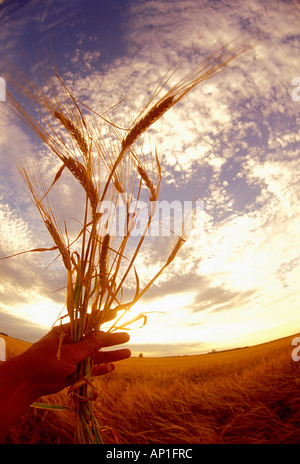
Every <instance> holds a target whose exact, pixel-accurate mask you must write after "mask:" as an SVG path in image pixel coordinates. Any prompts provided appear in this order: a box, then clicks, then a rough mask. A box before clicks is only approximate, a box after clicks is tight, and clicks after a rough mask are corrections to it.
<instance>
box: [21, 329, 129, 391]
mask: <svg viewBox="0 0 300 464" xmlns="http://www.w3.org/2000/svg"><path fill="white" fill-rule="evenodd" d="M128 340H129V335H128V334H127V333H124V332H123V333H105V332H101V331H95V332H92V333H91V334H89V335H87V336H86V337H84V339H83V340H82V341H80V342H78V343H73V342H72V340H71V337H70V325H69V324H64V325H61V326H57V327H54V328H53V329H52V330H51V332H49V333H48V334H47V335H45V337H43V338H41V339H40V340H39V341H38V342H36V343H34V344H33V345H32V346H31V347H30V348H29V349H28V350H27V351H25V352H24V353H23V354H22V355H20V356H21V357H22V365H23V366H24V368H25V369H26V373H25V372H24V375H26V377H27V378H30V381H31V382H32V384H33V385H35V390H36V395H37V397H38V396H44V395H47V394H50V393H56V392H58V391H60V390H62V389H63V388H64V387H66V386H68V385H70V384H71V383H72V382H73V381H74V380H75V377H76V368H77V364H78V363H79V362H80V361H82V360H83V359H84V358H86V357H88V356H91V355H94V369H93V375H94V376H98V375H103V374H107V373H108V372H111V371H112V370H113V369H114V365H113V364H111V363H112V362H115V361H120V360H122V359H126V358H128V357H130V355H131V352H130V350H129V349H119V350H112V351H105V352H101V351H99V349H101V348H103V347H109V346H112V345H119V344H123V343H125V342H127V341H128ZM60 343H61V345H60Z"/></svg>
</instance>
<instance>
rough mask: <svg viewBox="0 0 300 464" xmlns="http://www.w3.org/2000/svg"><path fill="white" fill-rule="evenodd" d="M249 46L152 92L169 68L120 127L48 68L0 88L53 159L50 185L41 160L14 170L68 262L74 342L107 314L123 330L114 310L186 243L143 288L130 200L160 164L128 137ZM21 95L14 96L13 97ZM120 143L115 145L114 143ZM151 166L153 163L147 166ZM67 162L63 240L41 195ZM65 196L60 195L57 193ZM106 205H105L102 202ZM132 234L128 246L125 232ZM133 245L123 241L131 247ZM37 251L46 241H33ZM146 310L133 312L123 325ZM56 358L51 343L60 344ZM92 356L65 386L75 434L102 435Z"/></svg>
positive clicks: (153, 183)
mask: <svg viewBox="0 0 300 464" xmlns="http://www.w3.org/2000/svg"><path fill="white" fill-rule="evenodd" d="M247 48H248V45H245V43H240V44H235V43H234V44H231V45H228V46H226V47H223V48H221V49H219V50H218V51H217V52H216V53H214V54H212V55H211V56H210V57H209V58H207V59H205V60H204V61H203V62H202V63H200V65H199V66H198V67H197V68H196V69H195V70H194V71H193V72H192V73H191V74H189V75H188V76H186V77H185V78H184V79H182V80H181V81H180V82H178V83H177V84H176V85H175V86H173V87H172V88H171V89H170V90H169V91H168V92H166V93H165V94H164V95H163V96H161V97H160V95H161V92H162V91H163V89H165V85H166V83H167V82H168V80H169V78H170V77H171V75H172V74H173V73H174V70H173V71H172V70H171V71H170V72H169V73H168V74H167V75H166V76H165V78H164V80H162V81H161V83H160V85H159V86H158V87H157V89H156V90H155V92H154V94H153V95H152V97H151V99H150V101H149V102H148V104H147V105H146V106H145V107H144V108H143V109H142V111H141V112H140V114H139V115H138V116H137V118H136V119H135V120H134V121H133V123H132V125H131V126H130V128H129V129H127V130H125V131H124V130H122V129H121V128H119V127H118V126H117V125H116V124H114V123H112V122H111V121H110V119H109V117H108V114H109V113H108V112H105V117H104V115H103V113H102V114H98V113H96V112H95V111H93V110H91V109H90V108H88V107H87V106H86V105H83V104H80V103H79V102H78V100H76V98H75V97H74V95H73V94H72V93H71V91H70V90H69V88H68V87H67V86H66V85H65V83H64V82H63V80H62V79H61V78H60V76H59V75H58V74H57V73H56V76H55V78H54V79H53V80H52V81H51V83H50V84H51V85H50V86H49V87H48V89H47V90H45V87H44V86H43V87H40V88H37V86H33V85H32V84H31V83H30V82H29V83H28V85H26V86H25V85H24V81H23V87H19V88H16V87H15V88H14V95H13V94H12V93H10V92H9V91H8V92H7V94H8V100H9V101H10V103H11V104H12V108H13V110H14V111H15V112H16V113H17V114H18V116H19V117H20V118H21V120H23V121H24V122H25V123H26V124H27V125H28V126H29V127H30V128H31V129H32V130H33V131H34V132H35V133H36V134H38V136H39V137H40V138H41V139H42V140H43V141H44V142H45V143H46V145H47V146H48V147H49V148H50V149H51V152H52V153H53V154H54V155H55V157H56V158H57V159H58V160H60V162H61V165H60V167H59V169H58V170H57V172H56V175H55V176H54V178H53V180H52V182H51V183H50V185H49V186H46V185H45V178H44V175H43V170H42V168H41V166H39V164H37V163H35V164H34V167H32V166H30V164H29V163H26V164H24V165H23V166H21V167H20V172H21V174H22V176H23V178H24V180H25V182H26V184H27V186H28V188H29V191H30V194H31V197H32V200H33V202H34V204H35V205H36V207H37V208H38V211H39V213H40V214H41V217H42V219H43V221H44V224H45V226H46V228H47V230H48V232H49V233H50V236H51V237H52V240H53V242H54V246H52V247H51V250H57V251H58V252H59V255H60V256H61V258H62V262H63V264H64V267H65V269H66V276H67V277H66V287H65V288H66V309H67V315H68V317H69V320H70V325H71V336H72V340H73V341H74V342H77V341H79V340H81V339H82V338H83V337H85V336H86V334H88V333H90V332H91V331H93V330H98V329H99V328H100V327H101V328H102V327H103V324H106V323H108V322H109V321H113V322H110V324H111V325H110V326H109V327H108V329H107V330H109V331H114V330H116V329H119V328H124V326H125V323H124V322H122V321H121V318H122V317H124V315H125V314H128V311H130V309H131V308H132V306H133V305H134V304H135V303H136V302H137V301H138V300H139V299H140V298H141V296H142V295H143V294H144V293H145V291H146V290H147V289H149V287H150V286H151V285H152V284H153V282H154V281H155V280H156V279H157V278H158V277H159V276H160V275H161V273H162V272H163V271H164V270H165V269H166V267H167V266H169V265H170V264H171V262H172V261H173V259H174V258H175V256H176V254H177V252H178V250H179V249H180V247H181V246H182V244H183V243H184V237H183V235H181V236H178V237H176V240H175V244H174V247H173V249H172V251H171V253H169V255H168V256H166V260H165V264H164V265H163V266H162V267H161V269H160V270H159V271H158V272H156V274H155V275H154V276H153V277H152V278H151V279H150V280H149V281H148V282H147V283H146V284H145V285H143V286H142V287H141V286H140V279H139V277H138V273H137V270H136V268H135V261H136V258H137V256H138V254H139V253H140V251H141V249H142V247H143V246H144V245H145V237H146V235H147V231H148V230H149V227H150V226H151V222H152V220H153V215H154V208H150V209H149V211H148V217H147V220H146V221H145V223H144V226H143V227H144V229H143V232H142V233H141V234H140V236H139V237H138V238H137V237H136V234H133V231H134V227H135V224H136V221H137V219H138V210H137V206H136V205H137V202H138V199H139V198H140V195H141V192H142V191H144V190H143V189H146V190H148V192H149V200H150V202H151V203H152V204H155V203H156V200H157V199H158V194H159V188H160V181H161V169H160V162H159V158H158V156H157V153H156V152H155V153H154V155H153V157H152V159H151V160H149V159H148V160H146V157H145V156H144V155H143V153H142V152H141V151H140V150H139V153H138V151H137V150H136V148H135V147H136V146H137V145H136V144H137V143H138V141H139V139H140V138H141V136H142V134H144V133H145V131H146V130H147V129H148V128H150V127H151V126H152V124H153V123H154V122H155V121H157V120H158V119H159V118H161V117H162V116H163V114H164V113H165V112H166V111H167V110H169V109H170V108H171V107H172V106H173V105H175V104H176V103H177V102H178V101H179V100H180V99H181V98H182V97H183V96H184V95H185V94H186V93H187V92H189V91H190V90H191V89H193V88H194V87H195V86H196V85H198V84H200V83H202V82H204V81H205V80H207V79H209V78H210V77H212V76H214V75H215V74H216V73H217V72H219V71H220V69H221V68H222V67H223V66H224V65H225V64H227V63H228V62H229V61H231V60H232V59H234V58H235V57H236V56H238V55H240V54H241V53H243V52H244V51H245V50H246V49H247ZM19 97H20V98H19ZM21 97H22V98H24V97H25V98H29V99H30V104H31V105H32V104H33V103H34V104H35V105H36V110H37V113H36V114H35V116H32V114H30V112H29V111H28V110H27V109H26V103H25V104H24V103H20V101H21ZM103 126H105V127H106V129H107V131H109V133H110V137H112V136H113V137H114V138H115V142H116V143H115V144H114V145H113V144H109V145H108V146H106V145H105V143H104V140H105V138H102V136H101V134H102V133H103ZM118 145H119V149H118V148H117V146H118ZM148 166H151V169H149V168H148ZM66 170H68V171H69V173H71V175H72V176H73V178H74V180H75V181H76V182H78V184H79V186H80V188H81V189H82V191H83V193H84V196H85V206H84V214H83V218H78V223H79V224H80V230H79V232H78V234H77V236H76V237H75V239H73V240H71V241H70V237H69V235H68V228H67V225H66V222H65V221H64V222H65V225H64V227H62V226H61V225H60V224H59V221H58V219H57V217H56V214H55V210H54V208H53V207H52V206H51V203H50V200H49V194H50V192H51V191H52V190H53V189H55V187H56V186H57V183H59V182H61V181H60V178H61V176H62V175H63V172H64V171H66ZM120 198H121V201H122V206H123V211H124V212H125V219H126V220H125V221H124V227H123V230H122V233H121V234H118V233H116V231H115V230H112V229H113V228H114V227H115V224H114V219H115V217H116V210H117V203H118V201H120ZM61 201H62V202H63V199H62V200H61ZM103 204H105V206H106V207H107V206H108V211H107V212H106V213H105V211H104V210H103V209H102V205H103ZM132 238H134V241H133V245H132V243H131V242H130V240H131V239H132ZM130 243H131V245H130ZM36 250H39V251H43V250H44V249H40V248H39V249H36ZM129 278H131V282H132V281H134V283H135V288H134V291H133V294H132V296H131V298H129V300H128V301H124V288H125V284H126V282H127V280H128V279H129ZM137 318H141V320H142V321H143V323H145V321H146V316H145V315H139V316H135V317H133V318H132V317H131V319H129V321H127V322H126V324H129V323H131V322H132V321H133V320H137ZM58 356H59V350H58ZM92 368H93V359H92V358H88V359H85V360H84V361H83V362H82V363H80V365H78V369H77V374H78V375H77V379H76V382H75V384H74V385H73V386H72V396H73V400H74V409H75V411H76V418H77V422H76V427H75V442H77V443H101V442H102V439H101V433H100V428H101V427H100V425H99V424H98V422H97V420H96V417H95V415H94V414H93V399H94V398H95V391H94V387H93V383H92Z"/></svg>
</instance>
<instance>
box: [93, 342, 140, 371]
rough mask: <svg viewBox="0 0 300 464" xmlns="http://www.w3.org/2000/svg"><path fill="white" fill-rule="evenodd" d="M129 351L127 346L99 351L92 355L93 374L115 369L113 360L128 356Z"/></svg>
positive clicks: (120, 359)
mask: <svg viewBox="0 0 300 464" xmlns="http://www.w3.org/2000/svg"><path fill="white" fill-rule="evenodd" d="M130 356H131V351H130V350H128V349H127V348H123V349H121V350H112V351H104V352H103V351H101V352H99V353H97V354H96V355H95V356H94V363H95V364H94V366H93V375H94V376H98V375H104V374H108V373H109V372H112V371H113V370H114V369H115V366H114V364H112V363H113V362H116V361H122V360H123V359H127V358H130Z"/></svg>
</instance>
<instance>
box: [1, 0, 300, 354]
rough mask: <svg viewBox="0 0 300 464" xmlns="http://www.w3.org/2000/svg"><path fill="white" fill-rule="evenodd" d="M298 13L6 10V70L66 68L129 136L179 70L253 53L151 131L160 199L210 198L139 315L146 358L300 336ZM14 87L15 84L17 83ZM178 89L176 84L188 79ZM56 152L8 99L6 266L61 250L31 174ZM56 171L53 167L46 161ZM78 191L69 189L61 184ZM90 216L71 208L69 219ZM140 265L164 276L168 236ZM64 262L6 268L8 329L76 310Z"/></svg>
mask: <svg viewBox="0 0 300 464" xmlns="http://www.w3.org/2000/svg"><path fill="white" fill-rule="evenodd" d="M299 16H300V3H299V1H296V0H295V1H294V0H290V1H288V0H286V1H278V0H265V1H264V2H261V1H259V0H250V1H247V2H244V1H238V0H226V1H225V0H224V1H222V0H220V1H204V0H149V1H148V0H147V1H144V0H110V1H104V0H88V1H83V0H72V2H71V0H63V1H62V0H42V1H41V0H2V1H0V24H1V26H0V77H1V69H3V72H4V71H6V72H9V71H10V70H11V69H20V70H21V71H22V72H23V73H25V74H28V75H30V74H31V73H33V74H34V73H35V70H36V69H37V61H38V60H40V61H42V62H47V60H49V56H50V57H51V56H52V57H54V58H55V63H56V66H57V69H58V70H59V73H60V75H61V76H62V77H63V79H66V80H67V81H68V83H70V85H71V86H72V91H73V92H74V94H75V95H76V96H78V98H79V99H80V100H81V101H83V102H85V103H86V104H88V105H93V108H95V110H97V108H98V106H97V105H99V107H100V104H101V105H104V106H105V107H107V108H109V107H112V106H113V105H115V104H116V103H118V102H120V101H121V100H123V99H124V100H123V101H122V104H121V105H118V107H117V109H118V111H117V112H116V115H117V116H118V115H119V117H120V121H118V122H119V123H120V124H122V125H124V124H126V123H127V124H128V125H129V124H130V122H131V119H130V118H131V117H132V115H133V114H136V112H138V110H140V109H141V108H142V106H143V104H145V102H146V101H147V99H148V98H149V96H150V95H151V93H152V92H153V90H154V89H155V87H156V85H157V84H158V83H159V81H160V79H161V78H162V77H163V76H164V74H165V73H166V72H167V71H168V69H169V68H170V67H171V66H173V65H176V64H177V63H179V62H181V61H182V60H184V62H183V65H182V67H181V68H180V69H179V70H178V78H179V77H181V76H182V75H183V74H184V73H188V72H189V71H191V70H192V69H193V68H194V67H195V66H196V65H197V63H199V62H200V61H201V60H202V59H203V58H204V57H206V56H208V55H209V54H210V53H212V52H214V51H215V50H217V49H218V48H219V47H221V46H223V45H225V44H226V43H228V42H230V41H232V40H235V39H237V38H242V39H244V40H249V43H250V40H253V43H254V46H253V48H252V49H251V50H249V51H248V52H247V53H246V54H244V55H243V56H240V57H238V58H237V59H236V60H234V61H232V62H231V63H230V64H229V65H228V66H226V67H225V68H223V70H222V72H221V73H220V74H218V75H217V76H215V77H213V78H212V79H210V80H208V81H207V82H204V83H203V84H201V85H200V86H199V87H197V88H196V89H194V90H193V91H192V92H191V93H189V94H188V95H186V96H185V97H184V99H183V100H182V101H181V102H180V103H178V105H176V106H174V107H173V108H172V109H171V110H169V111H168V112H167V113H166V114H165V115H164V117H163V118H162V119H161V120H160V121H159V122H157V123H155V125H154V126H153V129H152V130H151V138H149V140H148V139H145V143H149V144H150V143H151V144H153V145H154V146H155V147H156V149H157V152H158V154H159V156H160V159H161V165H162V173H163V176H162V185H161V193H160V199H162V200H164V199H165V200H168V201H173V200H177V201H181V202H183V201H189V200H193V199H195V198H197V199H198V200H199V201H202V202H203V214H202V216H201V224H200V225H199V224H198V226H197V227H194V228H192V230H191V231H190V232H189V234H188V237H187V241H186V243H185V244H184V246H183V247H182V248H181V250H180V252H179V254H178V256H177V257H176V259H175V260H174V262H173V263H172V265H171V266H170V267H169V268H168V269H167V271H166V272H165V273H164V274H163V275H162V276H161V278H160V279H159V281H157V282H156V284H155V285H154V286H153V287H152V288H151V289H150V290H149V291H148V293H146V294H145V295H144V297H143V298H142V299H141V300H140V301H139V302H138V303H137V304H136V308H135V309H134V311H136V312H137V313H140V312H145V313H147V316H148V322H147V324H146V325H145V326H144V327H143V328H137V329H134V330H131V331H130V336H131V340H130V344H129V347H130V348H131V349H132V353H133V355H138V353H140V352H142V353H144V355H145V356H165V355H168V356H169V355H187V354H201V353H204V352H209V351H211V350H213V349H215V350H223V349H229V348H235V347H242V346H249V345H254V344H257V343H263V342H266V341H269V340H274V339H277V338H281V337H285V336H288V335H292V334H295V333H298V332H299V329H300V317H299V309H300V308H299V283H298V282H299V280H300V251H299V246H298V244H299V238H298V237H299V233H300V208H299V200H300V183H299V180H300V169H299V167H300V162H299V140H300V135H299V121H300V120H299V109H300V77H299V78H298V79H297V77H298V76H300V59H299V43H300V42H299V39H300V30H299ZM12 76H13V75H12ZM173 79H174V80H175V81H176V75H175V76H174V77H173ZM36 153H39V155H40V156H42V155H44V156H45V163H47V160H48V157H47V150H46V148H45V147H44V146H43V145H42V144H41V143H40V142H39V140H38V139H37V138H36V137H34V136H33V134H31V133H30V132H29V130H28V128H27V127H26V126H25V125H23V124H22V123H20V122H19V121H18V120H17V119H16V117H15V116H14V115H12V114H10V112H9V111H7V103H6V102H5V101H0V160H1V164H0V257H4V256H7V255H10V254H12V253H17V252H20V251H24V250H29V249H32V248H37V247H39V246H51V245H52V243H51V240H50V238H49V237H48V235H47V232H46V231H45V230H44V225H43V223H42V221H41V219H40V217H39V215H38V213H37V211H35V209H34V207H33V205H32V204H31V202H30V200H29V198H28V196H27V193H26V189H25V186H24V183H23V180H22V178H21V176H20V175H19V173H18V170H17V165H18V163H19V162H21V161H22V160H23V159H24V158H25V159H27V158H31V157H32V156H34V155H35V154H36ZM45 166H47V164H45ZM61 188H63V186H61ZM74 205H75V206H77V202H76V201H75V202H74V198H73V199H69V200H66V203H64V202H63V201H60V200H57V204H56V205H55V206H56V208H57V209H58V210H59V212H60V213H61V214H62V215H68V214H70V212H69V211H71V209H72V207H73V208H74ZM152 242H153V243H152V245H153V246H152V248H151V250H152V251H150V250H146V251H145V252H144V254H142V255H141V256H139V259H138V265H139V272H141V274H142V275H143V276H144V277H145V278H147V276H151V275H152V272H153V269H154V268H155V266H156V265H157V263H159V262H161V260H162V256H163V254H164V251H165V248H164V247H165V244H166V239H164V240H160V239H158V238H153V241H152ZM53 257H54V256H52V257H50V255H48V254H46V256H45V254H43V255H42V254H25V255H21V256H18V257H15V258H11V259H9V260H3V261H0V332H4V333H7V334H8V335H10V336H12V337H16V338H20V339H23V340H27V341H31V342H33V341H36V340H37V339H38V338H40V337H41V336H43V335H44V334H45V333H46V332H47V331H48V330H49V328H50V327H51V325H52V324H53V323H54V321H55V320H56V319H57V317H58V316H59V314H60V313H61V311H62V308H63V305H64V295H63V292H57V291H56V290H57V289H59V288H61V287H62V286H63V285H64V282H65V280H64V279H65V276H64V274H63V271H62V270H61V268H59V266H57V265H56V264H54V265H52V266H50V267H48V264H49V263H50V262H51V261H52V259H53Z"/></svg>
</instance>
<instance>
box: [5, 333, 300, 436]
mask: <svg viewBox="0 0 300 464" xmlns="http://www.w3.org/2000/svg"><path fill="white" fill-rule="evenodd" d="M295 336H296V335H293V336H290V337H287V338H283V339H280V340H276V341H273V342H269V343H265V344H261V345H257V346H254V347H246V348H241V349H236V350H230V351H223V352H217V353H211V354H205V355H198V356H182V357H161V358H147V357H143V358H130V359H128V360H125V361H122V362H120V363H119V364H118V365H117V368H116V370H115V371H114V372H112V373H111V374H109V375H107V376H104V377H101V378H98V379H96V380H95V384H96V386H97V388H98V391H99V394H98V398H97V400H96V405H95V414H96V417H97V418H98V419H99V421H100V423H101V424H102V427H103V428H102V431H101V432H102V435H103V438H104V441H105V443H106V444H112V443H114V444H117V443H118V444H151V443H152V444H297V443H300V371H299V367H300V366H299V363H297V362H295V361H293V360H292V357H291V353H292V349H293V347H292V345H291V342H292V339H293V338H294V337H295ZM4 338H5V339H6V344H7V357H9V356H13V355H15V354H18V353H20V352H21V351H22V350H24V349H26V347H27V346H28V344H26V343H25V342H21V341H18V340H14V339H12V338H9V337H4ZM40 401H41V402H44V403H52V404H53V403H54V404H60V405H66V406H67V405H70V404H71V403H70V401H69V398H68V391H67V389H66V390H63V391H62V392H60V393H59V394H57V395H49V396H47V397H43V398H41V399H40ZM73 424H74V422H73V413H72V411H70V410H62V411H54V410H45V409H37V408H33V407H31V408H29V409H28V411H27V412H26V413H25V414H24V416H23V417H22V418H21V419H20V421H19V422H18V424H16V425H15V426H14V427H13V429H12V430H11V432H10V434H9V441H10V442H11V443H21V444H23V443H41V444H45V443H46V444H48V443H50V444H67V443H73V442H74V441H73Z"/></svg>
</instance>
